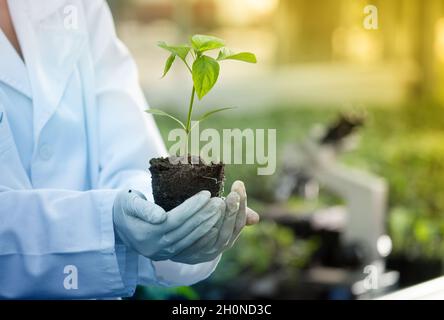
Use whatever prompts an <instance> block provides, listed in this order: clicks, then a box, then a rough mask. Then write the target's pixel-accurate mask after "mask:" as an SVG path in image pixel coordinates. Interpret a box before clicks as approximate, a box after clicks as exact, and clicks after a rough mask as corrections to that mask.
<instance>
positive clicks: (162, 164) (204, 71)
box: [146, 35, 256, 211]
mask: <svg viewBox="0 0 444 320" xmlns="http://www.w3.org/2000/svg"><path fill="white" fill-rule="evenodd" d="M158 45H159V47H161V48H162V49H165V50H166V51H168V52H169V53H170V55H169V57H168V59H167V61H166V63H165V69H164V72H163V77H165V76H166V75H167V74H168V72H169V71H170V69H171V67H172V66H173V64H174V62H175V61H176V60H178V59H179V60H180V61H182V62H183V63H184V65H185V66H186V68H187V70H188V71H189V72H190V75H191V78H192V80H193V87H192V89H191V96H190V101H189V104H188V114H187V118H186V120H185V121H181V120H179V119H178V118H177V117H175V116H173V115H171V114H169V113H167V112H165V111H162V110H158V109H149V110H147V111H146V112H148V113H150V114H153V115H156V116H164V117H169V118H170V119H172V120H174V121H176V122H177V123H178V124H179V126H180V127H181V128H183V129H184V130H185V132H186V137H187V139H185V140H186V141H185V148H184V149H183V150H185V153H187V150H188V146H187V144H188V140H189V139H188V138H189V135H190V132H191V131H192V130H193V128H194V126H195V125H197V124H198V123H200V122H202V121H204V120H205V119H207V118H208V117H210V116H212V115H214V114H216V113H219V112H222V111H225V110H229V109H233V108H230V107H225V108H218V109H214V110H211V111H208V112H206V113H204V114H203V115H202V116H201V117H199V118H198V119H197V120H195V121H194V122H193V121H192V116H193V107H194V104H195V98H196V96H197V98H198V99H199V100H202V98H204V97H205V96H206V95H207V94H208V93H209V92H210V91H211V89H213V87H214V85H215V84H216V82H217V80H218V78H219V72H220V64H219V63H220V62H222V61H224V60H238V61H244V62H249V63H256V56H255V55H254V54H252V53H250V52H241V53H235V52H233V51H231V50H230V49H228V48H227V47H226V46H225V41H224V40H222V39H219V38H216V37H212V36H204V35H194V36H192V37H191V39H190V43H189V44H184V45H179V46H171V45H168V44H166V43H165V42H159V44H158ZM215 50H217V51H218V53H217V57H216V58H213V57H211V56H210V55H208V53H210V52H211V51H215ZM173 157H174V159H173ZM179 158H183V159H185V163H184V162H182V161H180V160H179V163H178V162H177V161H176V159H177V157H176V155H174V156H172V157H169V158H156V159H151V160H150V164H151V167H150V172H151V183H152V187H153V196H154V200H155V202H156V203H157V204H158V205H159V206H161V207H162V208H164V209H165V210H166V211H169V210H171V209H173V208H174V207H176V206H177V205H179V204H181V203H182V202H183V201H185V200H186V199H188V198H189V197H191V196H193V195H195V194H196V193H198V192H199V191H202V190H208V191H210V193H211V195H212V196H213V197H218V196H221V195H222V193H223V186H224V179H225V173H224V164H223V163H210V164H206V163H205V162H204V161H203V160H202V159H201V158H200V157H199V156H193V157H192V156H189V155H187V154H182V155H179ZM188 159H190V160H191V164H189V163H188ZM171 160H174V161H171Z"/></svg>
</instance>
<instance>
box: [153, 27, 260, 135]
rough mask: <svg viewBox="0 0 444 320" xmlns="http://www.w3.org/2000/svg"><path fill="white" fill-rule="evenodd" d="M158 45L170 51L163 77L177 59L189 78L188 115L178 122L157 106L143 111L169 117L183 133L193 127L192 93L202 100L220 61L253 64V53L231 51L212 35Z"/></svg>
mask: <svg viewBox="0 0 444 320" xmlns="http://www.w3.org/2000/svg"><path fill="white" fill-rule="evenodd" d="M158 46H159V47H161V48H162V49H165V50H166V51H168V52H169V53H170V55H169V57H168V59H167V60H166V63H165V69H164V72H163V77H165V76H166V75H167V74H168V72H169V71H170V69H171V67H172V66H173V64H174V62H175V61H176V60H177V58H179V60H181V61H182V62H183V63H184V64H185V66H186V68H187V69H188V71H189V72H190V74H191V77H192V79H193V88H192V89H191V97H190V101H189V105H188V115H187V119H186V122H183V121H180V120H179V119H178V118H176V117H175V116H173V115H171V114H169V113H167V112H165V111H162V110H158V109H149V110H146V112H148V113H151V114H153V115H157V116H165V117H169V118H171V119H172V120H174V121H176V122H177V123H178V124H179V125H180V126H181V127H182V128H183V129H184V130H185V132H186V133H187V135H189V134H190V132H191V130H192V129H193V127H192V126H191V123H192V114H193V106H194V103H195V96H196V95H197V97H198V99H199V100H202V98H203V97H205V96H206V95H207V94H208V93H209V92H210V91H211V89H213V87H214V85H215V84H216V82H217V80H218V78H219V72H220V62H221V61H224V60H238V61H243V62H248V63H256V62H257V61H256V56H255V55H254V54H253V53H250V52H240V53H235V52H233V51H232V50H230V49H228V48H227V47H226V46H225V41H224V40H222V39H219V38H216V37H213V36H205V35H199V34H198V35H194V36H192V37H191V39H190V44H184V45H178V46H171V45H168V44H166V43H165V42H163V41H161V42H159V43H158ZM214 50H219V54H218V56H217V58H213V57H211V56H209V55H207V53H208V52H210V51H214ZM229 109H233V108H232V107H226V108H219V109H215V110H211V111H209V112H206V113H204V114H203V115H202V116H201V117H200V118H198V119H197V120H196V122H195V124H197V123H199V122H202V121H204V120H205V119H207V118H208V117H210V116H212V115H214V114H216V113H218V112H221V111H225V110H229Z"/></svg>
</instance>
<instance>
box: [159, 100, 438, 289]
mask: <svg viewBox="0 0 444 320" xmlns="http://www.w3.org/2000/svg"><path fill="white" fill-rule="evenodd" d="M340 111H344V110H343V109H342V108H335V107H332V108H329V109H325V108H322V109H321V108H316V107H302V106H299V107H297V108H269V111H266V112H265V113H257V114H254V113H249V114H243V115H238V114H236V112H234V113H233V112H232V113H231V114H226V115H220V116H219V117H216V118H214V119H209V120H208V122H207V123H206V124H205V126H202V127H201V130H202V129H204V128H205V127H211V128H217V129H223V128H241V129H243V128H253V129H254V128H265V129H266V128H277V138H278V164H279V163H280V162H281V161H282V159H281V158H280V151H281V150H282V147H283V146H284V145H285V144H286V143H292V142H293V143H294V142H297V141H299V140H300V139H302V138H304V137H305V136H306V135H307V133H308V131H309V130H310V128H311V127H313V125H315V124H319V123H321V124H328V123H330V122H332V121H334V120H335V119H336V118H337V116H338V114H339V112H340ZM157 122H158V125H159V127H160V129H161V132H162V134H163V137H164V138H166V137H167V133H168V131H169V130H170V129H172V128H173V126H172V124H171V123H170V122H169V121H165V120H162V119H158V120H157ZM167 144H168V142H167ZM342 160H343V162H344V163H346V164H349V165H351V166H355V167H358V168H362V169H365V170H369V171H371V172H373V173H375V174H378V175H381V176H382V177H385V178H386V179H387V181H388V183H389V188H390V196H389V214H388V221H387V227H388V230H389V233H390V235H391V236H392V239H393V242H394V251H395V252H396V253H401V254H403V255H406V256H410V257H413V258H419V257H438V258H440V257H442V256H443V252H444V247H443V246H444V241H443V240H444V239H443V235H444V108H443V107H441V106H439V105H436V104H434V103H432V102H430V103H425V102H424V103H418V104H417V105H406V106H402V107H397V108H394V107H391V108H382V107H377V106H376V107H372V108H369V109H368V119H367V123H366V126H365V127H364V128H363V129H362V130H361V133H360V143H359V146H358V148H357V149H356V150H353V151H352V152H349V153H347V154H345V155H344V156H343V157H342ZM226 171H227V182H226V185H227V186H231V183H232V182H233V181H234V180H235V179H241V180H244V181H245V183H246V186H247V190H248V194H249V204H250V206H252V207H254V208H255V209H257V210H258V211H259V212H260V210H261V208H262V204H263V203H264V202H267V201H269V200H270V199H271V197H270V194H271V192H270V189H271V187H272V183H273V177H267V176H257V174H256V167H255V166H241V165H229V166H227V169H226ZM317 245H318V243H317V241H316V239H311V240H308V241H301V240H296V239H295V238H294V235H293V234H292V233H291V231H289V230H287V229H286V228H284V227H281V226H278V225H276V224H274V223H271V222H262V223H261V224H260V225H259V226H256V227H254V228H248V229H246V231H245V232H244V233H243V234H242V236H241V237H240V239H239V241H238V243H237V244H236V246H235V248H233V249H232V250H230V251H229V252H227V253H226V254H225V255H224V257H223V259H222V261H221V263H220V265H219V267H218V269H217V270H216V272H215V273H214V274H213V276H212V277H211V278H210V279H209V280H207V281H205V282H203V284H200V285H198V287H197V288H198V291H199V292H204V291H202V289H201V288H205V290H207V289H208V286H211V285H212V286H215V287H217V286H220V290H222V288H223V286H224V283H227V282H228V280H231V281H234V280H235V279H239V278H240V277H243V276H245V275H248V276H250V277H257V276H260V275H261V274H264V273H266V272H267V271H268V270H279V269H284V268H285V269H287V271H288V270H292V271H294V272H295V273H296V274H297V271H298V270H299V269H300V268H301V267H303V266H304V265H305V264H306V263H307V261H308V260H309V257H310V254H311V253H312V252H313V250H315V249H316V247H317Z"/></svg>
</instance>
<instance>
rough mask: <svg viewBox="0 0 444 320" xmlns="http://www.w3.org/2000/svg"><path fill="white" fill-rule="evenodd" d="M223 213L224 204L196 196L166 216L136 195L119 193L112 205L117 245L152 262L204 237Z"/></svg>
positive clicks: (156, 206) (204, 193) (165, 258)
mask: <svg viewBox="0 0 444 320" xmlns="http://www.w3.org/2000/svg"><path fill="white" fill-rule="evenodd" d="M224 210H225V202H224V201H223V200H222V199H220V198H211V199H210V193H209V192H208V191H202V192H199V193H198V194H197V195H195V196H193V197H191V198H189V199H188V200H186V201H185V202H184V203H182V204H181V205H180V206H178V207H176V208H174V209H173V210H171V211H169V212H168V213H166V212H165V211H164V210H163V209H162V208H161V207H159V206H158V205H156V204H154V203H151V202H149V201H147V200H146V198H145V197H144V196H143V195H142V194H141V193H139V192H137V191H131V190H130V191H122V192H120V193H119V194H118V195H117V197H116V199H115V202H114V208H113V220H114V228H115V231H116V235H117V241H122V242H123V243H124V244H125V245H126V246H128V247H130V248H132V249H133V250H135V251H136V252H138V253H139V254H141V255H143V256H145V257H147V258H150V259H151V260H154V261H160V260H168V259H169V258H171V257H173V256H175V255H176V254H178V253H179V252H181V251H183V250H184V249H186V248H188V247H189V246H190V245H191V244H193V243H194V242H196V241H197V240H198V239H200V238H202V237H203V236H204V235H205V234H207V233H208V232H209V231H210V230H211V228H212V227H214V225H215V224H216V223H217V221H218V220H219V218H220V216H221V215H222V214H223V212H224Z"/></svg>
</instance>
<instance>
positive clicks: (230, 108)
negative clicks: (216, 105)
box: [190, 107, 236, 131]
mask: <svg viewBox="0 0 444 320" xmlns="http://www.w3.org/2000/svg"><path fill="white" fill-rule="evenodd" d="M232 109H236V108H235V107H226V108H220V109H215V110H212V111H209V112H207V113H204V114H203V115H202V116H200V118H199V119H197V120H196V122H195V123H194V125H193V126H192V127H191V129H190V131H191V130H193V128H194V127H195V126H196V125H197V124H198V123H201V122H202V121H204V120H205V119H207V118H208V117H210V116H212V115H213V114H215V113H218V112H222V111H225V110H232Z"/></svg>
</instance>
